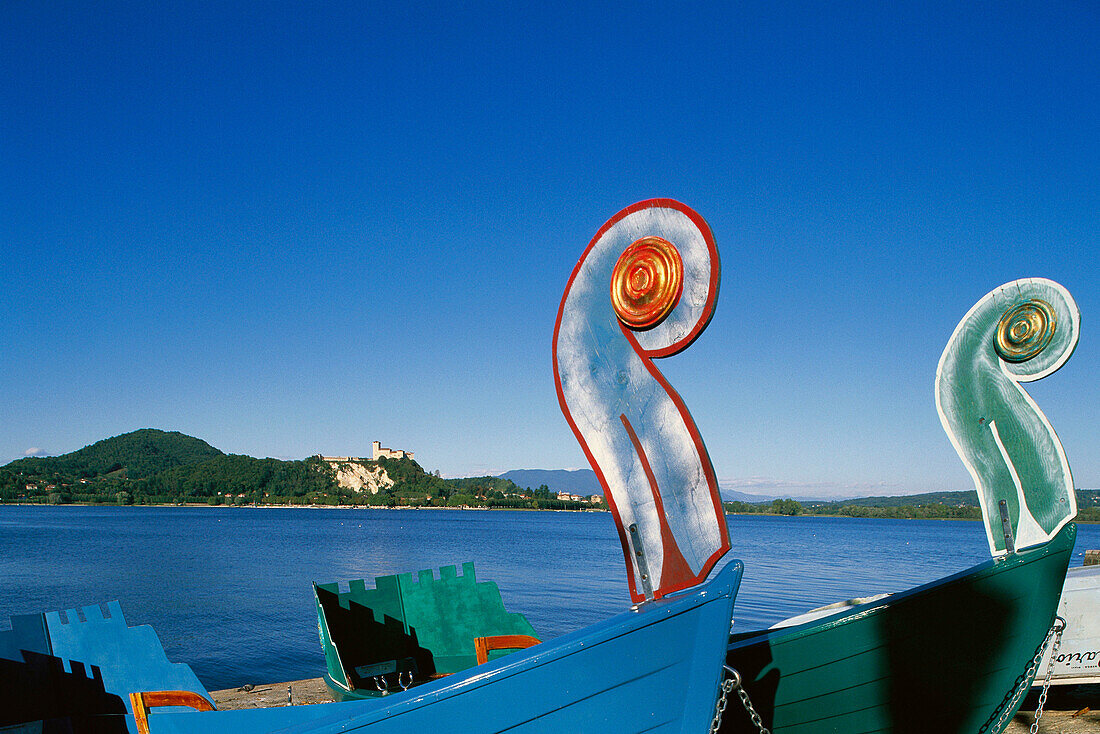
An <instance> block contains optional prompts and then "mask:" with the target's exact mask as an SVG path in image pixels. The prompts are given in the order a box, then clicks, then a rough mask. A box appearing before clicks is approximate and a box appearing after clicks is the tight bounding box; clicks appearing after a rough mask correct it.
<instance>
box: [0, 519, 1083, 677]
mask: <svg viewBox="0 0 1100 734" xmlns="http://www.w3.org/2000/svg"><path fill="white" fill-rule="evenodd" d="M729 524H730V536H731V539H732V541H733V552H732V553H731V554H730V556H731V557H737V558H740V559H742V560H743V561H745V576H744V581H743V582H742V586H741V592H740V594H739V595H738V599H737V605H736V619H737V627H738V629H741V630H748V629H754V628H757V627H761V626H767V625H769V624H772V623H773V622H776V621H778V620H780V619H782V618H784V617H787V616H790V615H792V614H796V613H799V612H802V611H805V610H806V609H808V608H811V607H814V606H819V605H821V604H825V603H829V602H833V601H837V600H840V599H846V598H850V597H853V596H865V595H867V594H871V593H877V592H881V591H898V590H901V589H904V588H908V587H911V586H914V585H916V584H919V583H924V582H926V581H931V580H933V579H936V578H939V577H941V576H945V575H947V574H950V573H954V572H956V571H961V570H963V569H964V568H967V567H969V566H971V565H973V564H975V563H978V562H981V561H983V560H985V559H987V558H988V557H989V554H988V551H987V549H986V548H987V546H986V541H985V535H984V533H983V531H982V528H981V525H980V524H979V523H976V522H947V521H923V520H908V521H906V520H859V519H847V518H844V519H841V518H812V517H796V518H781V517H751V516H735V517H731V518H730V519H729ZM1084 548H1100V526H1095V525H1090V526H1083V527H1082V528H1081V532H1080V533H1079V535H1078V540H1077V551H1076V552H1075V562H1076V563H1078V564H1079V563H1080V562H1081V560H1080V554H1081V552H1082V550H1083V549H1084ZM464 561H473V562H474V564H475V566H476V567H477V574H478V578H479V579H481V580H491V581H495V582H497V584H498V585H499V586H500V590H501V594H502V596H503V597H504V602H505V605H506V606H507V607H508V609H509V610H511V611H519V612H523V613H524V614H526V615H527V618H528V619H529V620H530V621H531V623H532V624H533V625H534V627H535V629H536V630H538V631H539V633H540V635H541V636H542V637H544V638H550V637H556V636H558V635H561V634H563V633H565V632H569V631H571V630H574V629H578V628H580V627H583V626H585V625H588V624H591V623H593V622H595V621H598V620H600V619H605V618H607V617H609V616H611V615H612V614H614V613H616V612H619V611H622V610H624V609H625V608H627V607H628V606H629V603H630V602H629V595H628V593H627V586H626V572H625V567H624V563H623V556H622V550H621V548H620V547H619V543H618V538H617V535H616V533H615V529H614V526H613V523H612V520H611V516H610V515H608V514H606V513H555V512H509V511H492V512H489V511H453V510H419V511H417V510H308V509H231V508H184V507H178V508H177V507H172V508H141V507H104V508H92V507H10V506H8V507H0V625H2V626H3V628H6V623H7V617H8V616H9V615H11V614H24V613H33V612H39V611H45V610H50V609H60V608H65V607H74V606H81V605H86V604H93V603H97V602H101V601H108V600H112V599H118V600H120V601H121V602H122V608H123V610H124V611H125V613H126V617H127V620H128V621H129V622H130V624H131V625H133V624H152V625H153V626H154V627H155V629H156V630H157V632H158V633H159V635H160V638H161V641H162V642H163V643H164V646H165V649H166V650H167V651H168V656H169V658H170V659H172V660H174V661H180V662H187V663H190V664H191V666H192V667H193V668H194V669H195V672H196V674H198V676H199V678H200V679H201V680H202V681H203V682H204V683H205V684H206V685H207V686H208V687H209V688H210V689H211V690H214V689H219V688H226V687H230V686H239V685H242V684H244V683H248V682H252V683H264V682H275V681H287V680H297V679H300V678H311V677H315V676H318V675H320V674H321V672H322V671H323V669H324V660H323V657H322V655H321V648H320V645H319V643H318V640H317V621H316V612H315V610H314V603H313V593H312V589H311V582H313V581H321V582H327V581H346V580H348V579H353V578H367V579H371V578H373V577H374V576H379V575H382V574H391V573H403V572H408V571H417V570H419V569H423V568H439V567H440V566H444V565H451V564H461V563H463V562H464Z"/></svg>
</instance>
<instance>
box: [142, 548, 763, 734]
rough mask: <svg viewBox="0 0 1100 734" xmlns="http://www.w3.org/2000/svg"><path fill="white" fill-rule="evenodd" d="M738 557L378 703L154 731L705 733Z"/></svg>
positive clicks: (204, 720) (214, 718)
mask: <svg viewBox="0 0 1100 734" xmlns="http://www.w3.org/2000/svg"><path fill="white" fill-rule="evenodd" d="M742 571H743V566H742V564H741V563H740V562H736V561H735V562H731V563H729V564H728V565H727V566H725V567H724V568H723V569H722V570H721V571H719V572H718V573H717V574H716V575H715V578H714V579H713V580H712V581H710V582H709V583H707V584H705V585H703V586H701V587H698V588H696V589H694V590H692V591H690V592H686V593H683V594H680V595H676V596H672V597H667V598H665V599H661V600H659V601H656V602H649V603H647V604H643V605H640V606H639V607H637V608H636V609H633V610H631V611H628V612H625V613H623V614H620V615H618V616H616V617H613V618H611V619H609V620H607V621H605V622H602V623H599V624H596V625H593V626H591V627H587V628H585V629H583V630H579V631H577V632H574V633H572V634H569V635H565V636H563V637H560V638H557V639H555V640H550V641H548V642H544V643H542V644H540V645H536V646H535V647H532V648H529V649H528V650H524V651H522V652H517V653H513V654H512V655H509V656H507V657H504V658H501V659H500V660H497V661H493V662H490V663H487V664H484V665H480V666H478V667H476V668H472V669H469V670H466V671H463V672H461V673H458V674H455V675H452V676H449V677H447V678H443V679H440V680H438V681H434V682H432V683H427V684H425V685H422V686H418V687H415V688H411V689H409V690H408V691H405V692H402V693H396V694H392V695H388V696H385V697H382V698H379V699H375V700H363V701H346V702H340V703H331V704H319V705H315V706H298V707H288V708H281V709H253V710H243V711H211V712H205V713H200V712H187V713H165V714H163V715H158V714H153V715H152V716H150V720H149V721H150V727H151V729H150V730H151V732H152V733H153V734H208V733H210V732H215V733H219V734H222V733H224V734H236V733H238V732H240V733H242V734H243V733H244V732H248V733H249V734H254V733H255V732H275V731H278V732H287V733H289V732H337V731H339V732H345V731H370V732H416V731H445V732H448V734H475V733H476V734H488V733H490V732H503V731H508V732H571V733H572V732H593V733H594V734H618V733H620V732H622V733H624V734H625V733H627V732H692V733H697V732H702V731H706V729H707V727H708V726H709V725H710V722H711V719H712V717H713V715H714V705H715V702H716V700H717V693H718V686H719V683H720V680H721V678H722V675H723V673H722V664H723V662H724V657H725V649H726V641H727V640H728V637H729V624H730V622H729V620H730V617H731V614H732V611H733V601H734V597H735V596H736V593H737V588H738V586H739V585H740V581H741V574H742Z"/></svg>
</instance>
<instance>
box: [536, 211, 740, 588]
mask: <svg viewBox="0 0 1100 734" xmlns="http://www.w3.org/2000/svg"><path fill="white" fill-rule="evenodd" d="M650 208H667V209H675V210H676V211H679V212H681V213H683V214H684V215H686V216H687V217H688V218H689V219H691V221H692V222H693V223H694V224H695V226H696V227H698V229H699V231H700V232H701V233H702V235H703V239H704V241H705V242H706V244H707V249H708V250H709V252H710V257H711V267H710V284H709V290H708V293H707V301H706V303H705V304H704V307H703V309H704V310H703V315H702V317H701V318H700V319H699V322H698V323H697V324H696V325H695V328H693V329H692V330H691V331H690V332H689V333H688V334H687V335H686V336H685V337H684V338H683V339H680V340H679V341H677V342H675V343H673V344H671V345H669V346H668V347H665V348H664V349H658V350H652V351H646V350H643V349H642V348H641V345H640V344H638V342H637V340H636V339H635V338H634V335H633V334H630V333H629V331H628V330H627V329H625V328H623V331H624V333H626V334H628V338H629V340H630V342H631V345H632V346H633V348H634V350H635V352H637V354H638V355H639V356H640V357H641V359H642V361H643V362H644V363H645V365H646V368H647V369H648V370H649V371H650V373H651V374H652V375H653V376H654V377H655V378H656V379H657V380H658V382H660V384H661V385H662V386H664V388H665V390H666V391H667V392H668V394H669V397H671V398H672V400H673V402H674V403H675V405H676V407H677V410H678V411H679V413H680V415H681V416H682V417H683V418H684V423H685V425H686V426H687V428H688V432H689V434H690V435H691V437H692V440H693V441H694V443H695V446H696V449H697V451H698V452H699V457H700V459H701V460H702V464H703V471H704V474H705V476H706V478H707V484H708V485H709V486H710V489H711V499H712V501H713V502H714V506H715V513H716V515H717V518H718V527H719V531H720V533H721V537H722V541H723V542H722V546H721V548H719V549H718V550H717V551H715V552H714V553H713V554H712V555H711V556H710V557H709V558H708V559H707V560H706V562H705V563H704V564H703V568H702V570H701V574H702V575H701V576H700V578H705V577H706V576H707V575H708V574H709V573H710V571H711V569H712V568H714V564H715V563H717V562H718V559H719V558H721V557H722V556H723V555H724V554H725V553H726V552H727V551H728V550H729V549H730V540H729V528H727V527H726V518H725V513H724V512H723V511H722V500H721V497H720V495H719V494H718V480H717V478H716V477H715V474H714V467H713V466H712V465H711V462H710V455H709V454H708V453H707V450H706V447H705V446H704V445H703V440H702V437H701V436H700V435H699V431H698V429H697V428H696V426H695V422H694V421H693V420H692V419H691V415H690V414H689V413H688V411H687V406H686V405H685V404H684V401H683V399H682V398H681V397H680V395H679V394H678V393H677V392H676V391H675V390H673V389H672V386H671V385H670V384H669V383H668V381H667V380H666V379H665V378H664V375H662V374H661V372H660V370H658V369H657V368H656V367H655V366H654V365H653V362H652V360H651V359H650V358H653V357H668V356H671V355H673V354H676V353H678V352H680V351H683V350H684V349H686V348H687V347H688V346H689V345H690V344H691V343H692V342H693V341H695V339H696V338H697V337H698V336H699V334H700V333H702V331H703V329H705V328H706V327H707V325H708V324H709V323H710V320H711V319H712V318H713V316H714V307H715V304H716V303H717V299H718V284H719V282H720V277H719V276H720V271H721V268H720V265H719V260H718V249H717V247H716V246H715V243H714V234H713V233H712V232H711V229H710V225H708V224H707V222H706V220H705V219H703V217H701V216H700V215H699V214H698V213H697V212H696V211H695V210H694V209H692V208H691V207H689V206H687V205H685V204H682V203H680V202H678V201H676V200H674V199H646V200H645V201H639V202H637V203H636V204H631V205H630V206H628V207H626V208H625V209H623V210H622V211H620V212H618V213H617V214H615V215H614V216H613V217H611V218H610V219H608V220H607V222H605V223H604V225H603V226H602V227H600V229H599V230H598V231H597V232H596V234H595V235H594V236H593V237H592V240H591V241H590V242H589V243H588V247H586V248H585V250H584V253H582V254H581V257H580V259H578V260H577V264H576V265H575V266H574V267H573V271H572V273H571V274H570V275H569V281H568V282H567V283H566V285H565V291H564V292H563V293H562V297H561V304H560V305H559V306H558V315H557V319H556V320H555V321H554V341H553V348H552V358H553V362H554V388H555V390H556V392H557V394H558V405H559V406H560V407H561V411H562V414H563V415H564V416H565V420H566V422H567V423H568V424H569V427H570V429H572V431H573V435H574V436H576V438H577V442H578V443H579V444H580V446H581V450H582V451H583V452H584V455H585V458H586V459H588V463H589V464H590V465H591V466H592V469H593V471H595V473H596V478H597V479H598V480H599V482H600V486H601V487H603V489H604V499H606V500H607V504H608V506H609V507H610V509H611V515H612V517H613V518H614V519H615V528H616V530H617V531H618V533H619V543H620V545H621V546H622V550H623V561H624V562H625V563H626V569H627V583H628V585H629V587H630V598H631V601H634V602H641V601H644V600H645V595H644V594H639V593H638V590H637V585H636V583H635V579H634V562H633V560H632V559H631V557H630V545H629V543H628V541H627V536H626V529H625V528H624V527H623V521H622V516H621V515H620V514H619V509H618V507H617V506H616V504H615V500H614V498H613V497H612V495H611V490H610V489H609V488H608V484H607V479H606V478H605V477H604V474H603V471H602V470H601V469H600V465H599V464H598V463H597V462H596V459H595V457H593V455H592V451H591V450H590V449H589V448H588V444H587V443H586V442H585V440H584V436H583V435H582V434H581V432H580V429H578V428H577V424H576V422H575V421H574V420H573V416H572V415H571V414H570V412H569V406H568V405H567V404H566V402H565V394H564V392H563V391H562V387H561V375H560V374H559V372H558V332H559V331H560V330H561V319H562V314H563V312H564V310H565V302H566V300H567V299H568V298H569V291H570V290H571V289H572V287H573V281H574V280H576V277H577V274H578V273H579V272H580V269H581V267H582V266H583V265H584V261H585V260H586V259H587V258H588V254H589V252H591V251H592V248H593V247H595V246H596V243H597V242H599V241H600V238H601V237H603V235H604V234H605V233H606V232H607V231H608V230H609V229H611V227H613V226H615V224H617V223H618V222H619V221H620V220H622V219H623V218H625V217H627V216H629V215H630V214H633V213H634V212H638V211H641V210H643V209H650ZM616 322H618V319H616ZM691 585H692V584H690V583H688V584H684V585H682V586H680V585H678V586H675V587H673V588H668V589H664V588H662V590H661V593H662V595H663V594H668V593H671V592H673V591H679V590H680V589H683V588H687V587H688V586H691ZM654 593H656V591H655V592H654Z"/></svg>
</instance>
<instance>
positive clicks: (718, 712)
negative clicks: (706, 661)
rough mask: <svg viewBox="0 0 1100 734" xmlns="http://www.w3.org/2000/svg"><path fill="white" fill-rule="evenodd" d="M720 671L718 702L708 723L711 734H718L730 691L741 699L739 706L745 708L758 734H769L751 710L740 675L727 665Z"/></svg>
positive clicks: (761, 721) (754, 710)
mask: <svg viewBox="0 0 1100 734" xmlns="http://www.w3.org/2000/svg"><path fill="white" fill-rule="evenodd" d="M722 670H723V677H722V682H721V684H720V685H719V691H720V693H719V696H718V702H717V703H716V704H715V705H714V720H713V721H711V723H710V732H711V734H718V729H719V728H720V727H721V726H722V714H723V712H724V711H725V710H726V704H727V702H728V697H729V693H730V691H737V697H738V698H740V699H741V705H742V706H744V707H745V711H746V712H748V714H749V718H750V719H751V720H752V723H753V725H754V726H755V727H756V729H757V731H759V732H760V734H771V732H770V731H769V730H768V728H767V727H766V726H764V722H763V720H762V719H761V718H760V714H759V713H757V711H756V709H755V708H753V705H752V701H750V700H749V694H748V692H747V691H746V690H745V689H744V688H742V687H741V674H740V673H738V672H737V671H736V670H735V669H733V668H731V667H730V666H728V665H723V666H722Z"/></svg>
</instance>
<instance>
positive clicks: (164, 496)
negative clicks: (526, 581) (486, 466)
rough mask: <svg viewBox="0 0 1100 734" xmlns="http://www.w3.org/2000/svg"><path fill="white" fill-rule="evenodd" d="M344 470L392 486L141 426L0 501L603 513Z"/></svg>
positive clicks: (11, 489) (5, 480) (20, 479)
mask: <svg viewBox="0 0 1100 734" xmlns="http://www.w3.org/2000/svg"><path fill="white" fill-rule="evenodd" d="M353 463H357V464H361V465H363V466H364V467H365V468H367V469H369V470H372V471H377V470H378V469H381V470H382V471H383V472H385V475H386V476H387V477H388V478H389V479H390V480H392V485H390V486H382V487H378V488H377V491H376V492H372V491H370V490H362V489H360V490H357V489H353V488H350V487H346V486H341V484H340V483H339V482H338V481H337V479H336V470H335V468H334V467H333V466H332V463H330V462H328V461H325V460H324V459H323V458H322V457H320V456H311V457H309V458H306V459H301V460H293V461H284V460H281V459H256V458H253V457H251V456H242V455H238V454H225V453H222V452H221V451H219V450H218V449H216V448H214V447H212V446H210V445H209V444H207V443H206V442H205V441H202V440H201V439H197V438H194V437H192V436H186V435H184V434H182V433H178V432H167V431H159V430H156V429H149V428H146V429H141V430H138V431H133V432H131V433H127V434H123V435H121V436H115V437H113V438H109V439H104V440H103V441H98V442H96V443H94V444H92V445H90V446H86V447H84V448H83V449H80V450H79V451H74V452H72V453H69V454H65V455H63V456H56V457H33V458H24V459H18V460H16V461H13V462H11V463H10V464H7V465H6V466H3V467H0V502H3V503H19V504H91V505H103V504H123V505H131V504H136V505H178V504H202V503H205V504H209V505H248V506H260V505H290V506H302V505H314V506H315V505H331V506H351V507H487V508H506V509H528V508H529V509H548V510H592V509H606V505H604V504H603V503H602V501H601V502H600V503H599V504H593V503H591V502H590V501H588V500H587V499H585V500H583V501H578V500H573V499H561V498H559V497H558V496H557V493H555V492H551V491H550V489H549V488H547V487H546V486H545V485H542V486H540V487H538V488H536V489H531V488H529V487H518V486H517V485H515V484H514V483H513V482H511V481H509V480H507V479H501V478H500V477H473V478H467V479H443V478H441V477H440V476H439V475H438V472H436V473H429V472H426V471H424V469H423V468H422V467H421V466H420V465H419V464H418V463H417V462H416V461H414V460H412V459H408V458H403V459H391V458H384V457H383V458H379V459H378V460H377V461H370V460H367V459H354V460H353Z"/></svg>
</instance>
